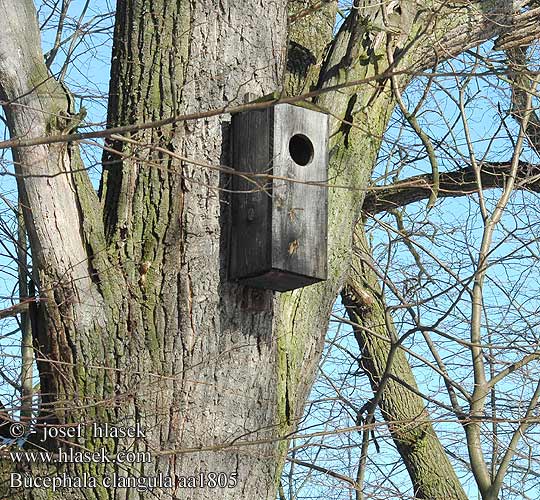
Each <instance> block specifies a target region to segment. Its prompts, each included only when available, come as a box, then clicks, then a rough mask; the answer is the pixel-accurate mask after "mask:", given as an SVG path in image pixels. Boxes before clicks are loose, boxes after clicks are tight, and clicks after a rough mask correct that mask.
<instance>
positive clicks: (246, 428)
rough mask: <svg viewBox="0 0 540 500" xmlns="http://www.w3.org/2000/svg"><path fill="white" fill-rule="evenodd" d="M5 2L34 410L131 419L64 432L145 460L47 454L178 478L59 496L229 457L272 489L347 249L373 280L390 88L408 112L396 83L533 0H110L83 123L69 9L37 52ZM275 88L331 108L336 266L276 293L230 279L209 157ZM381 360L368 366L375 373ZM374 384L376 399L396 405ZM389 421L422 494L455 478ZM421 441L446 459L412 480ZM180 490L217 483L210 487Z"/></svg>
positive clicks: (230, 466) (2, 88) (243, 485)
mask: <svg viewBox="0 0 540 500" xmlns="http://www.w3.org/2000/svg"><path fill="white" fill-rule="evenodd" d="M69 4H70V2H69V1H65V2H62V5H60V4H59V2H58V3H57V4H55V5H54V6H53V8H54V9H57V8H61V9H62V10H61V15H60V19H59V21H60V22H63V21H62V13H64V12H65V11H66V9H67V8H68V7H69ZM87 5H88V3H87V4H86V5H85V8H86V7H87ZM0 7H2V9H1V10H2V12H4V13H5V15H4V16H3V19H2V21H1V22H2V30H0V98H1V99H2V101H3V107H4V112H5V115H6V122H7V125H8V127H9V130H10V134H11V137H12V139H11V140H9V141H4V142H3V143H2V146H3V147H4V148H7V147H10V148H11V150H12V154H13V163H14V168H15V173H16V178H17V184H18V189H19V193H20V200H21V206H22V207H23V213H24V222H25V226H26V230H27V232H28V239H29V243H30V247H31V254H32V265H33V273H32V280H31V282H32V283H33V284H34V286H35V288H36V295H35V297H38V298H39V300H36V299H34V300H33V301H31V304H32V305H31V307H30V316H31V317H32V318H33V321H32V328H31V330H32V334H33V338H34V345H35V350H36V357H37V366H38V370H39V378H40V409H39V424H40V425H42V424H43V423H45V422H46V423H49V424H51V423H52V424H60V425H66V424H76V423H79V422H84V423H86V424H90V423H92V422H109V423H114V424H117V425H134V424H136V423H139V424H140V425H141V426H142V427H143V428H144V429H145V432H146V438H145V439H144V440H132V439H103V440H99V439H90V436H88V435H87V436H85V437H84V438H81V439H80V440H79V441H78V442H77V443H76V444H77V445H79V446H83V447H85V448H87V449H90V450H97V449H99V448H100V447H105V448H106V449H107V451H108V452H109V453H111V454H114V453H115V452H117V451H120V450H122V449H125V448H128V449H131V450H135V451H149V452H150V453H151V454H152V456H153V458H154V459H153V461H152V462H151V463H145V464H136V466H134V467H133V468H126V466H125V464H122V465H121V464H111V465H106V466H105V465H104V466H103V467H101V466H100V467H96V466H95V465H93V464H68V465H66V466H65V468H60V467H59V470H60V471H64V470H65V471H66V472H67V473H68V474H70V475H72V476H75V475H81V474H82V473H84V472H87V473H94V474H98V475H102V474H111V473H113V472H115V473H117V474H119V475H121V476H125V475H132V474H134V473H135V472H136V473H138V474H141V475H144V476H155V475H157V474H158V473H163V474H165V475H167V476H168V477H171V478H172V481H173V487H172V488H170V489H156V490H154V491H152V492H151V493H148V492H144V491H136V490H135V489H133V488H132V489H130V490H129V491H125V490H124V489H122V488H118V489H104V488H99V487H96V488H91V489H68V490H63V491H60V492H58V493H56V495H57V496H59V497H60V498H85V499H89V498H92V499H94V498H96V499H98V498H99V499H102V498H103V499H104V498H130V499H132V498H133V499H136V498H146V497H150V496H152V497H153V496H156V497H158V498H159V497H162V498H171V497H172V498H175V497H178V498H182V497H183V495H185V491H183V490H181V489H180V480H181V478H182V477H183V476H186V475H191V474H193V473H196V472H199V471H223V472H227V473H237V474H238V485H237V487H236V488H234V489H224V490H220V494H221V495H222V497H223V498H235V499H238V498H272V497H274V495H275V492H276V487H277V483H278V479H279V475H280V471H281V469H282V466H283V462H284V458H285V452H286V449H287V439H288V437H290V436H291V433H294V431H295V430H296V427H297V424H298V420H299V418H300V417H301V415H302V411H303V407H304V402H305V400H306V397H307V394H308V391H309V389H310V387H311V384H312V382H313V380H314V377H315V374H316V369H317V365H318V361H319V358H320V355H321V352H322V349H323V343H324V337H325V333H326V327H327V322H328V318H329V317H330V313H331V310H332V306H333V304H334V302H335V300H336V297H337V296H338V294H339V292H340V291H341V290H342V289H344V285H347V286H346V287H345V289H344V290H345V291H346V293H347V295H346V297H349V299H350V300H353V298H354V297H355V295H354V293H351V292H354V288H353V287H354V285H355V282H354V281H351V280H353V279H354V280H357V281H356V282H358V276H356V275H354V274H351V264H354V267H353V269H354V270H355V271H356V272H357V273H360V280H363V282H370V281H371V280H372V279H373V278H372V276H371V274H370V273H369V271H368V270H366V269H365V267H363V266H362V265H359V264H358V262H356V261H355V260H354V259H356V258H357V254H355V253H353V232H354V229H355V227H356V225H357V222H358V220H359V219H360V215H361V208H362V204H363V202H364V195H365V193H366V191H367V190H368V187H369V183H370V179H371V176H372V172H373V169H374V167H375V164H376V160H377V157H378V155H379V151H380V146H381V141H382V136H383V132H384V130H385V129H386V126H387V124H388V122H389V120H390V117H391V114H392V110H393V108H394V106H395V105H396V104H397V105H398V106H399V107H400V108H402V111H403V112H404V114H405V115H406V116H407V117H408V120H409V121H410V122H412V126H413V128H415V126H414V113H413V114H412V115H409V114H408V112H407V111H406V109H405V108H404V107H403V100H402V98H401V90H402V89H403V88H404V87H405V86H406V85H407V84H408V83H409V82H410V81H411V79H412V78H413V76H415V75H418V74H419V73H421V72H422V71H424V70H426V69H427V68H431V67H432V66H433V65H434V64H436V63H437V62H438V61H440V60H441V59H446V58H449V57H451V56H454V55H456V54H459V53H461V52H463V51H465V50H467V49H470V48H471V47H475V46H478V45H479V44H481V43H483V42H484V41H486V40H488V39H492V38H495V37H498V43H499V45H500V46H504V47H505V48H506V49H510V48H512V47H514V46H516V45H519V44H520V43H521V41H522V40H523V37H524V34H523V33H522V32H521V31H520V30H519V29H518V30H516V29H513V28H512V27H513V26H521V24H522V23H527V22H531V20H532V21H533V22H534V21H536V20H537V14H538V12H537V9H536V8H533V7H531V6H530V5H529V2H514V3H513V4H511V3H508V2H497V1H488V2H456V3H455V4H446V2H422V3H421V4H420V3H416V2H413V1H410V2H409V1H407V2H382V3H381V2H355V3H354V4H353V5H352V6H347V7H351V8H350V9H349V10H348V12H347V14H346V18H345V20H344V22H343V23H342V25H341V27H340V28H339V30H338V32H337V33H335V34H334V30H333V27H334V20H335V15H336V8H337V5H336V3H334V2H322V3H320V4H319V3H311V2H304V1H299V2H285V1H277V2H272V3H260V2H255V1H251V0H249V1H247V2H243V3H242V4H241V5H240V4H234V3H229V2H220V3H219V5H215V4H214V2H207V1H197V2H184V1H179V2H169V1H165V0H119V1H118V2H117V5H116V13H115V29H114V36H113V47H112V59H111V60H112V69H111V83H110V91H109V102H108V117H107V127H108V128H107V130H102V131H97V132H89V133H87V134H84V133H79V132H77V127H79V126H80V125H81V119H83V118H84V117H83V116H82V110H81V109H77V107H76V105H75V104H76V102H75V99H74V96H73V94H71V93H70V92H69V90H68V89H67V85H66V84H65V82H63V78H64V76H65V71H62V70H60V71H59V72H58V73H54V74H53V73H52V72H51V69H50V68H51V67H52V66H51V61H53V60H54V58H55V57H56V55H55V54H57V53H58V50H59V49H60V47H61V46H66V44H67V43H69V42H64V41H63V40H62V29H61V28H60V29H59V30H58V33H60V36H59V42H58V43H55V45H54V47H53V50H52V51H51V52H50V53H49V54H47V57H44V54H43V51H42V49H41V43H40V38H39V30H38V25H37V23H36V21H35V20H36V13H35V7H34V4H33V2H32V1H30V0H20V1H18V2H12V1H8V0H0ZM64 20H65V18H64ZM532 26H534V24H532ZM520 33H521V36H516V34H520ZM534 36H535V34H534V32H533V33H529V32H527V37H528V38H531V37H532V38H534ZM55 50H56V52H55ZM525 89H527V87H525ZM276 91H277V92H278V94H277V97H275V96H276V94H274V97H273V98H271V99H270V100H268V101H263V102H262V103H260V102H259V103H256V104H251V105H250V104H244V103H243V100H244V95H245V94H255V95H256V96H264V95H268V94H270V93H275V92H276ZM294 96H299V97H294ZM287 99H289V101H294V100H303V99H310V100H312V102H313V103H314V104H316V105H317V106H319V107H321V108H322V109H325V110H328V111H329V112H330V113H331V115H332V117H333V120H332V133H331V137H330V145H331V162H330V171H329V189H328V192H329V201H330V204H329V209H330V210H329V211H330V215H329V229H330V231H329V279H328V281H326V282H324V283H321V284H318V285H315V286H312V287H309V288H305V289H302V290H297V291H294V292H291V293H286V294H273V293H272V292H268V291H263V292H261V291H258V290H252V289H248V288H244V287H241V286H239V285H237V284H235V283H231V282H229V281H228V280H227V238H226V235H227V234H228V232H227V227H228V224H229V220H228V211H227V206H228V201H229V199H230V196H231V195H230V194H227V187H228V182H229V175H228V174H230V170H228V169H227V167H224V166H223V165H228V163H229V155H228V136H227V131H228V122H229V119H230V118H229V116H228V113H230V112H235V111H239V110H242V109H249V107H250V106H251V107H252V108H254V107H263V106H270V105H272V104H274V103H275V102H276V100H281V101H283V102H285V101H287ZM525 125H527V123H525ZM416 128H418V126H416ZM522 128H523V129H524V130H526V129H527V127H526V126H522ZM98 137H107V140H106V143H105V145H104V156H103V173H102V176H101V181H100V187H99V191H98V192H97V193H96V191H95V189H94V188H93V186H92V183H91V181H90V178H89V176H88V173H87V171H86V169H85V164H84V162H83V161H82V160H81V156H80V149H79V146H78V144H79V141H81V140H89V139H95V138H98ZM522 137H523V134H522ZM521 141H523V139H521ZM423 143H424V144H425V145H426V147H427V145H428V144H429V141H428V140H426V138H425V137H424V139H423ZM516 150H519V148H517V149H516ZM516 157H517V156H516ZM436 167H437V164H436V162H434V161H432V162H431V169H432V173H431V176H432V177H431V184H432V188H431V193H432V196H431V197H430V201H429V203H430V206H431V205H433V204H434V202H435V200H436V198H437V194H438V192H439V191H440V184H441V175H440V174H439V173H438V170H437V168H436ZM514 167H515V162H514ZM359 231H360V236H359V239H358V241H362V238H363V237H362V234H361V233H362V229H361V228H360V229H359ZM353 257H354V258H353ZM479 268H482V265H480V266H479ZM480 274H481V273H480ZM480 274H478V273H477V274H476V276H480ZM478 279H481V278H478ZM362 286H364V285H362ZM20 293H21V296H22V293H23V292H22V289H21V290H20ZM357 299H358V297H357V296H356V302H355V303H356V304H358V300H357ZM359 305H360V306H361V307H365V304H364V305H362V304H359ZM374 310H376V311H377V313H376V314H377V315H378V316H377V317H375V318H373V317H371V319H369V321H370V322H372V324H375V323H376V324H378V325H381V324H382V325H386V329H385V332H386V333H385V334H384V335H392V327H391V325H390V324H389V323H388V321H387V318H382V315H383V313H384V311H385V307H380V308H375V309H374ZM374 314H375V313H374ZM361 316H362V317H364V316H365V315H361ZM358 319H359V318H356V319H355V321H357V320H358ZM357 322H358V321H357ZM472 342H473V343H475V340H473V341H472ZM367 345H368V344H367V343H366V346H367ZM366 348H367V347H366ZM407 369H408V368H407V367H406V366H405V368H404V370H407ZM378 370H386V367H384V366H383V365H379V367H378ZM387 378H388V377H387V376H385V375H384V374H376V375H375V376H373V378H372V381H373V383H374V388H375V389H376V390H378V389H377V387H378V385H379V384H380V381H381V380H385V379H387ZM403 378H405V375H403ZM406 380H408V379H406ZM412 382H413V380H410V384H409V387H408V389H409V392H411V391H410V388H411V385H412ZM386 385H387V386H388V383H386ZM384 388H385V387H383V389H384ZM387 388H388V387H386V389H387ZM383 392H384V391H382V390H381V391H380V393H381V396H379V397H376V398H375V399H374V403H381V404H380V406H381V408H382V411H383V413H384V414H385V415H386V416H387V417H390V416H391V413H390V412H391V411H392V410H391V405H390V404H388V405H387V406H385V402H384V401H383V398H382V394H383ZM412 392H413V393H414V391H412ZM373 408H374V406H373ZM373 408H370V409H369V411H368V417H367V418H368V423H369V419H370V418H371V417H370V415H372V414H373ZM478 411H479V410H478V409H474V408H473V412H474V415H473V416H477V415H476V414H477V413H478ZM426 425H428V426H429V424H426ZM38 428H39V426H38ZM426 429H427V430H426V431H425V432H426V433H427V435H428V436H429V437H430V439H432V440H433V443H436V439H435V435H434V433H433V432H432V431H431V430H430V427H427V428H426ZM469 433H470V434H471V433H472V435H473V438H474V431H469ZM395 438H396V443H397V444H398V449H399V450H400V452H401V453H402V455H403V459H404V462H405V463H407V464H408V470H409V472H410V474H411V477H412V480H413V484H414V487H415V489H416V490H417V491H416V493H417V496H418V497H420V498H434V497H440V496H442V495H444V496H445V497H448V496H450V497H451V498H452V497H456V498H463V495H464V494H463V492H462V491H461V490H460V489H459V486H458V482H457V480H454V479H452V481H453V484H454V487H452V488H450V489H451V490H452V489H453V492H452V491H446V490H444V489H443V490H441V489H437V488H440V487H442V486H441V484H437V483H442V482H446V478H447V477H448V475H450V476H451V477H453V476H452V474H451V469H450V468H449V463H448V461H447V458H446V457H445V455H444V454H443V453H442V449H441V448H438V451H437V450H435V449H433V451H434V452H436V453H437V455H436V458H430V460H429V463H426V462H425V461H424V460H419V461H416V459H415V457H413V456H412V455H411V453H412V452H414V450H411V449H409V448H410V447H409V448H407V447H406V446H404V441H405V438H404V437H403V435H401V434H399V433H397V432H396V433H395ZM414 439H416V438H414ZM48 445H49V446H51V448H54V447H55V446H57V444H54V443H52V442H51V441H49V442H48ZM434 446H435V445H434ZM435 460H436V461H437V463H438V464H439V465H440V466H441V467H444V468H445V470H447V471H448V475H444V476H443V475H439V476H438V477H432V478H431V479H430V480H429V481H427V482H426V481H423V480H421V479H420V477H421V474H422V473H423V472H425V469H426V466H427V467H431V468H432V467H433V461H435ZM7 465H8V467H7V469H8V471H9V464H7ZM474 467H476V466H473V468H474ZM482 467H483V465H482V464H481V463H480V464H479V465H478V466H477V467H476V469H477V470H478V471H479V472H478V473H477V472H476V470H475V475H477V477H478V481H479V487H480V489H481V491H482V495H483V497H484V498H486V499H487V498H493V495H494V494H496V488H495V486H494V483H493V482H492V481H491V479H492V478H491V479H490V478H488V477H486V476H485V474H484V472H482V471H483V468H482ZM31 468H32V469H33V470H32V471H31V472H32V474H34V475H43V474H45V473H49V474H54V473H55V472H56V471H55V469H56V468H52V469H51V470H44V469H46V467H44V465H43V464H38V463H34V464H31ZM361 479H362V478H361V477H360V478H359V479H358V481H357V483H356V485H357V487H358V490H361V486H362V480H361ZM428 483H429V484H428ZM429 488H434V490H433V491H437V492H436V493H433V492H431V491H432V490H430V489H429ZM441 491H442V493H440V492H441ZM18 493H20V494H21V495H24V496H26V497H28V498H45V497H46V496H47V494H48V493H47V491H46V490H44V489H37V488H34V489H32V488H27V489H26V490H25V491H24V492H23V491H19V492H18ZM9 494H10V495H13V494H14V493H13V492H10V493H9ZM188 495H189V496H190V498H209V497H211V496H214V495H215V491H214V490H211V489H208V488H206V489H205V488H202V489H195V490H190V491H189V493H188Z"/></svg>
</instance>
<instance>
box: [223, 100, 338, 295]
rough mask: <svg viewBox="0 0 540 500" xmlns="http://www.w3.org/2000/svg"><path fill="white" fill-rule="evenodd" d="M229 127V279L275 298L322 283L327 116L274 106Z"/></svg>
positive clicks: (245, 115)
mask: <svg viewBox="0 0 540 500" xmlns="http://www.w3.org/2000/svg"><path fill="white" fill-rule="evenodd" d="M231 128H232V134H233V135H232V151H233V155H232V156H233V166H234V168H235V169H236V170H237V171H238V173H237V175H234V176H233V182H232V187H233V193H232V195H231V214H232V225H231V227H232V230H231V246H230V249H231V252H230V266H229V274H230V277H231V278H233V279H237V280H239V281H241V282H243V283H245V284H247V285H249V286H253V287H260V288H267V289H272V290H278V291H286V290H292V289H295V288H300V287H303V286H307V285H310V284H312V283H315V282H317V281H321V280H324V279H326V275H327V264H326V260H327V211H328V209H327V189H326V181H327V166H328V146H327V137H328V116H327V115H326V114H323V113H320V112H317V111H313V110H311V109H306V108H302V107H298V106H292V105H289V104H278V105H276V106H274V107H271V108H268V109H265V110H257V111H248V112H244V113H239V114H237V115H234V116H233V119H232V127H231Z"/></svg>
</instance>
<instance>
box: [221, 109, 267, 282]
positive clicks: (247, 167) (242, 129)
mask: <svg viewBox="0 0 540 500" xmlns="http://www.w3.org/2000/svg"><path fill="white" fill-rule="evenodd" d="M271 116H272V113H271V110H268V109H266V110H260V111H249V112H245V113H239V114H237V115H233V117H232V121H231V129H232V160H233V167H234V169H235V170H237V171H238V173H239V174H238V175H236V174H235V175H233V176H232V177H233V179H232V189H233V193H232V195H231V219H232V221H231V249H230V261H229V276H230V277H231V278H245V277H249V276H253V275H258V274H261V273H264V272H265V271H268V270H269V269H270V267H271V261H270V260H271V219H270V217H271V205H272V186H271V181H270V180H268V179H264V178H261V177H252V176H250V174H261V173H270V174H271V173H272V143H271V141H270V136H271V129H272V120H271ZM243 174H244V175H243Z"/></svg>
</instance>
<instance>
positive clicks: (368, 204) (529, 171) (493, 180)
mask: <svg viewBox="0 0 540 500" xmlns="http://www.w3.org/2000/svg"><path fill="white" fill-rule="evenodd" d="M510 168H511V164H510V162H500V163H499V162H491V163H489V164H486V163H484V164H483V166H482V175H481V178H482V188H483V189H492V188H502V187H504V184H505V182H506V180H507V178H508V175H509V174H510ZM516 180H517V182H516V186H515V187H516V188H520V189H528V190H530V191H534V192H540V165H533V164H530V163H526V162H520V163H519V165H518V171H517V179H516ZM432 192H433V175H432V174H423V175H417V176H414V177H411V178H409V179H406V180H404V181H400V182H397V183H395V184H392V185H389V186H381V187H378V186H375V187H373V188H371V190H370V191H369V192H368V193H367V194H366V199H365V201H364V206H363V210H364V212H365V213H368V214H371V215H375V214H377V213H380V212H384V211H390V210H393V209H395V208H400V207H404V206H406V205H409V204H410V203H414V202H416V201H420V200H424V199H428V198H429V197H430V196H431V193H432ZM477 192H478V183H477V182H476V177H475V173H474V169H473V168H472V167H465V168H463V169H460V170H456V171H454V172H445V173H442V174H441V175H440V186H439V196H438V197H439V198H457V197H459V196H466V195H470V194H473V193H477Z"/></svg>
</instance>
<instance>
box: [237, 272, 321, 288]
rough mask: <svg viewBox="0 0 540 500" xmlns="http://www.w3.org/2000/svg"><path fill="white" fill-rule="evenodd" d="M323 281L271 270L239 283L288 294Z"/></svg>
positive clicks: (240, 280) (241, 280) (241, 279)
mask: <svg viewBox="0 0 540 500" xmlns="http://www.w3.org/2000/svg"><path fill="white" fill-rule="evenodd" d="M320 281H324V280H323V279H321V278H313V277H311V276H304V275H302V274H296V273H291V272H289V271H281V270H280V269H271V270H270V271H266V272H265V273H263V274H259V275H256V276H249V277H246V278H240V279H239V280H238V282H239V283H241V284H242V285H246V286H251V287H253V288H264V289H266V290H275V291H276V292H288V291H290V290H295V289H296V288H302V287H305V286H308V285H313V284H314V283H318V282H320Z"/></svg>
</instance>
